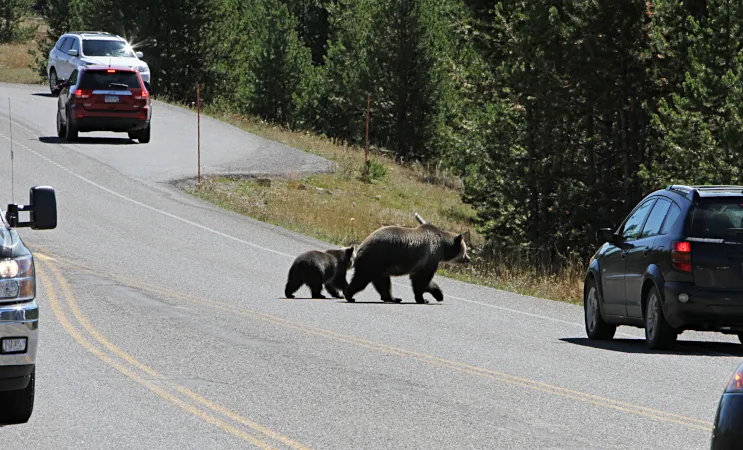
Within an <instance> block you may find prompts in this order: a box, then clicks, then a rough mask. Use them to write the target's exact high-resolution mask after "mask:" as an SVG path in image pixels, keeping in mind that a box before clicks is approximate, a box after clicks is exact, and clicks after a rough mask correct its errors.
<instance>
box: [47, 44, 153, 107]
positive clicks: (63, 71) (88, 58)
mask: <svg viewBox="0 0 743 450" xmlns="http://www.w3.org/2000/svg"><path fill="white" fill-rule="evenodd" d="M142 56H143V55H142V52H135V51H134V50H133V49H132V47H131V45H129V43H128V42H127V41H126V39H124V38H122V37H121V36H116V35H112V34H109V33H105V32H103V31H71V32H69V33H65V34H63V35H62V36H61V37H60V38H59V40H58V41H57V44H56V45H55V46H54V47H53V48H52V49H51V51H50V52H49V60H48V62H47V66H46V72H47V75H48V76H49V90H50V91H51V92H52V94H53V95H57V94H58V93H59V89H60V88H59V84H61V82H62V81H64V80H67V79H68V78H69V77H70V74H72V71H73V70H75V69H76V68H77V67H79V66H92V65H111V66H119V67H120V66H125V67H131V68H132V69H136V70H139V74H140V75H141V76H142V81H144V83H145V87H146V88H147V90H149V89H150V67H149V66H148V65H147V63H146V62H144V61H142V60H141V59H140V58H142Z"/></svg>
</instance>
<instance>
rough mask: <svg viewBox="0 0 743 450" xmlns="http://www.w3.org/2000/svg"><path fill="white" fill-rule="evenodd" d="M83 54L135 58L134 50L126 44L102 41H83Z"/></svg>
mask: <svg viewBox="0 0 743 450" xmlns="http://www.w3.org/2000/svg"><path fill="white" fill-rule="evenodd" d="M83 54H85V56H112V57H117V56H123V57H127V58H134V57H135V56H134V52H133V51H132V48H131V47H129V44H127V43H126V42H122V41H109V40H101V39H83Z"/></svg>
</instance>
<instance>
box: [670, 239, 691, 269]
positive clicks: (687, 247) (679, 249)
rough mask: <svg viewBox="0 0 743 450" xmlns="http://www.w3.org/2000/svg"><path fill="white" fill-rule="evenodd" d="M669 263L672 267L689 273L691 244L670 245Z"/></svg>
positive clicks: (678, 243) (676, 242)
mask: <svg viewBox="0 0 743 450" xmlns="http://www.w3.org/2000/svg"><path fill="white" fill-rule="evenodd" d="M671 263H673V267H675V268H676V269H677V270H680V271H682V272H689V273H691V243H690V242H683V241H682V242H678V241H674V242H673V243H671Z"/></svg>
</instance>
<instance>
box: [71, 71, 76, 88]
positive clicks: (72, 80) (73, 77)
mask: <svg viewBox="0 0 743 450" xmlns="http://www.w3.org/2000/svg"><path fill="white" fill-rule="evenodd" d="M76 84H77V69H75V70H73V71H72V74H70V86H74V85H76Z"/></svg>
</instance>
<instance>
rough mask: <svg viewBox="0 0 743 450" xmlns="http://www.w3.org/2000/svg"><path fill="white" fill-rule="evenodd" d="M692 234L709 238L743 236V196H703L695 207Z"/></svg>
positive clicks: (736, 237) (738, 237) (735, 237)
mask: <svg viewBox="0 0 743 450" xmlns="http://www.w3.org/2000/svg"><path fill="white" fill-rule="evenodd" d="M693 214H694V216H693V217H694V218H693V221H692V225H691V236H692V237H697V238H708V239H735V240H738V239H740V238H743V233H741V231H743V197H733V198H730V197H729V198H724V197H722V198H719V197H718V198H703V199H701V200H700V201H699V204H698V205H697V206H696V208H695V209H694V213H693Z"/></svg>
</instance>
